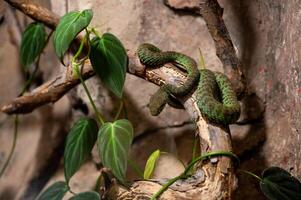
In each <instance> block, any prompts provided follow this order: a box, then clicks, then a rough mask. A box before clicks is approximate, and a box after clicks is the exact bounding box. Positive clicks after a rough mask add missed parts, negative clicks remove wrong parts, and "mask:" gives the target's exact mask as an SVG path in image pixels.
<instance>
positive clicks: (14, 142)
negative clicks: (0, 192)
mask: <svg viewBox="0 0 301 200" xmlns="http://www.w3.org/2000/svg"><path fill="white" fill-rule="evenodd" d="M18 124H19V116H18V115H15V118H14V139H13V144H12V148H11V150H10V152H9V155H8V158H7V160H6V162H5V163H4V165H3V167H2V169H1V171H0V178H1V176H2V175H3V173H4V171H5V169H6V167H7V166H8V164H9V161H10V160H11V158H12V155H13V152H14V151H15V148H16V143H17V136H18Z"/></svg>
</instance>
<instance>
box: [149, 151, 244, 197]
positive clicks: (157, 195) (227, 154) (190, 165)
mask: <svg viewBox="0 0 301 200" xmlns="http://www.w3.org/2000/svg"><path fill="white" fill-rule="evenodd" d="M213 156H228V157H231V158H234V159H235V160H237V161H238V162H239V159H238V157H237V156H236V155H235V154H234V153H232V152H229V151H215V152H209V153H206V154H204V155H201V156H199V157H197V158H195V159H193V160H192V161H191V162H190V163H189V164H188V166H187V167H186V169H185V171H184V172H183V173H182V174H181V175H179V176H177V177H175V178H172V179H170V180H169V181H168V182H167V183H166V184H165V185H163V186H162V187H161V189H160V190H159V191H158V192H156V194H154V195H153V196H152V198H151V200H155V199H157V198H158V197H159V196H160V195H161V194H162V193H163V192H165V190H167V189H168V187H169V186H171V185H172V184H173V183H175V182H176V181H177V180H179V179H185V178H187V177H188V176H189V175H188V173H189V172H190V169H191V168H192V167H193V166H194V165H195V163H197V162H198V161H200V160H203V159H206V158H208V157H213Z"/></svg>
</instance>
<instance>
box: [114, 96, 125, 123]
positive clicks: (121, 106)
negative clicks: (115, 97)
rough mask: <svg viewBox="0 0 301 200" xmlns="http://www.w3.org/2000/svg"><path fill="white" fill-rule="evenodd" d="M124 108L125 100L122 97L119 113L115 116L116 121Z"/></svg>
mask: <svg viewBox="0 0 301 200" xmlns="http://www.w3.org/2000/svg"><path fill="white" fill-rule="evenodd" d="M122 108H123V100H122V99H121V102H120V105H119V108H118V111H117V113H116V115H115V117H114V121H116V120H117V119H118V118H119V116H120V113H121V111H122Z"/></svg>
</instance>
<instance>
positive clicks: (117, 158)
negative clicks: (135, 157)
mask: <svg viewBox="0 0 301 200" xmlns="http://www.w3.org/2000/svg"><path fill="white" fill-rule="evenodd" d="M133 137H134V135H133V126H132V124H131V122H130V121H128V120H126V119H120V120H117V121H115V122H113V123H111V122H107V123H105V124H104V125H102V127H101V128H100V129H99V132H98V138H97V147H98V152H99V155H100V158H101V162H102V163H103V165H104V166H105V167H108V168H110V169H111V171H112V173H113V174H114V176H115V177H116V178H117V179H118V180H119V181H120V182H124V178H125V172H126V168H127V158H128V151H129V149H130V146H131V143H132V141H133Z"/></svg>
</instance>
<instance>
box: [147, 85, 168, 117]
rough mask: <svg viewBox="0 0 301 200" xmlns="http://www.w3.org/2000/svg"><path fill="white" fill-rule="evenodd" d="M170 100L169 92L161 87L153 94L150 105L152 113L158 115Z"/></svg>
mask: <svg viewBox="0 0 301 200" xmlns="http://www.w3.org/2000/svg"><path fill="white" fill-rule="evenodd" d="M167 101H168V93H167V92H166V91H165V90H164V89H163V88H162V87H161V88H160V89H159V90H158V91H157V92H156V93H155V94H154V95H153V96H151V98H150V101H149V104H148V107H149V110H150V113H151V115H153V116H157V115H159V114H160V113H161V112H162V110H163V109H164V107H165V105H166V103H167Z"/></svg>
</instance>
